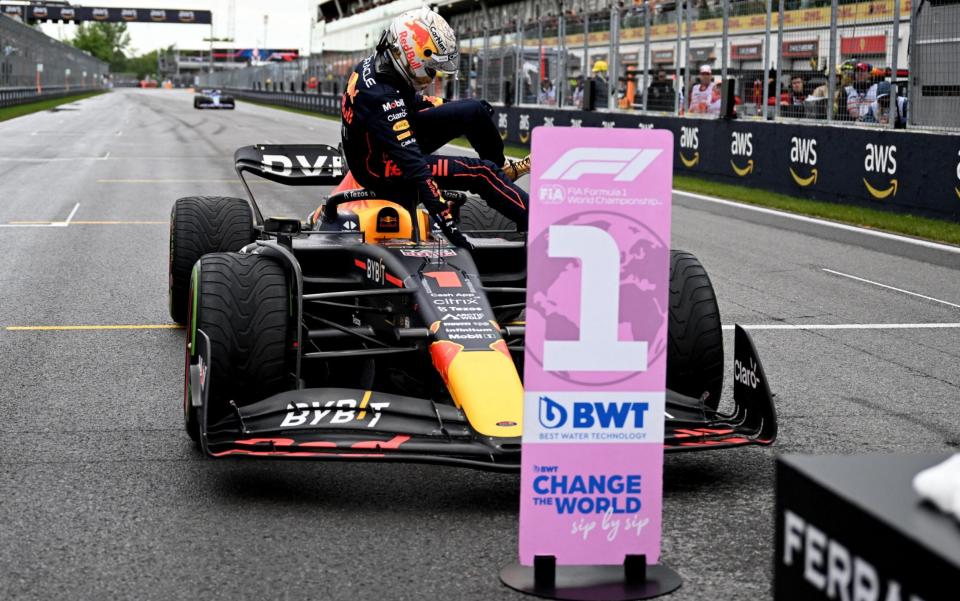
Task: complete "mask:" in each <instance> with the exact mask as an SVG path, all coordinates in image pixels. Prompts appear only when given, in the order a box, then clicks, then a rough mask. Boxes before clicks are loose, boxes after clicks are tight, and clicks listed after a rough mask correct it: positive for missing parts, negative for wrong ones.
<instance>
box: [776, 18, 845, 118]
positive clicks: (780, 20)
mask: <svg viewBox="0 0 960 601" xmlns="http://www.w3.org/2000/svg"><path fill="white" fill-rule="evenodd" d="M779 2H780V8H779V9H778V11H779V14H778V16H777V76H776V77H777V79H776V81H774V82H773V120H774V121H776V120H777V119H779V118H780V73H781V72H782V70H783V19H784V17H783V13H784V10H783V0H779ZM833 5H834V7H836V5H837V0H833ZM831 39H832V38H831ZM832 52H833V51H832V50H831V53H832ZM768 87H769V85H768V83H767V81H766V75H764V81H763V101H764V103H766V101H767V94H769V92H768V91H767V88H768ZM827 110H828V111H829V110H830V109H829V105H828V108H827ZM827 114H828V115H829V113H827ZM828 118H829V117H828Z"/></svg>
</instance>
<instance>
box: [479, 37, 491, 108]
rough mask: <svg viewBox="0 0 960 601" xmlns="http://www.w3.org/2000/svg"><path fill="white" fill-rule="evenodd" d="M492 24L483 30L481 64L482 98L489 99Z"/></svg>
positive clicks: (480, 91)
mask: <svg viewBox="0 0 960 601" xmlns="http://www.w3.org/2000/svg"><path fill="white" fill-rule="evenodd" d="M489 27H490V22H489V21H487V27H484V29H483V60H482V61H481V62H480V66H481V67H483V69H482V70H481V71H480V77H479V79H480V90H479V93H480V98H486V97H487V83H488V82H489V79H490V70H489V67H490V30H489V29H488V28H489Z"/></svg>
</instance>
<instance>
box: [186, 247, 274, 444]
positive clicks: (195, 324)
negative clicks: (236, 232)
mask: <svg viewBox="0 0 960 601" xmlns="http://www.w3.org/2000/svg"><path fill="white" fill-rule="evenodd" d="M189 298H190V299H191V302H190V303H189V304H190V307H189V311H191V312H192V311H194V310H196V316H194V315H192V313H191V315H190V318H191V319H190V321H191V326H190V329H189V332H188V334H189V335H188V337H187V370H186V373H185V375H184V377H185V378H189V364H190V359H191V356H192V355H191V353H192V347H191V345H190V343H191V340H193V339H195V337H196V335H197V330H202V331H203V332H204V333H205V334H206V335H207V337H208V338H209V339H210V369H209V372H208V373H209V375H208V377H209V378H210V380H209V384H208V386H209V393H208V394H209V396H208V399H207V402H208V413H207V418H208V423H211V424H213V423H216V422H217V421H219V420H220V419H221V418H222V417H224V416H225V415H226V414H227V413H228V412H229V411H230V410H231V408H230V405H229V402H230V401H234V402H235V403H236V404H237V406H238V407H242V406H244V405H249V404H250V403H254V402H256V401H260V400H262V399H265V398H267V397H269V396H271V395H274V394H276V393H278V392H282V391H284V390H287V389H288V388H289V387H290V386H289V384H290V380H289V378H288V376H287V375H288V373H289V372H290V370H288V369H287V351H288V349H290V348H291V345H290V343H289V341H290V340H291V339H292V334H293V333H292V330H291V323H292V320H291V319H290V317H291V315H290V306H291V305H290V289H289V285H288V282H287V275H286V272H285V271H284V269H283V266H282V265H281V264H280V263H278V262H277V261H275V260H273V259H271V258H270V257H265V256H263V255H247V254H240V253H214V254H208V255H204V256H203V258H201V259H200V260H199V261H197V264H196V267H195V269H194V270H193V272H192V277H191V279H190V291H189ZM194 307H196V309H194ZM184 425H185V426H186V429H187V433H188V434H189V435H190V437H191V438H193V440H194V441H198V440H199V434H200V428H199V426H200V424H199V419H198V415H197V410H196V409H195V408H193V407H192V406H191V404H190V402H189V383H188V385H187V386H186V387H185V395H184Z"/></svg>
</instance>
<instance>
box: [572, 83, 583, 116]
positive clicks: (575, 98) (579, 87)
mask: <svg viewBox="0 0 960 601" xmlns="http://www.w3.org/2000/svg"><path fill="white" fill-rule="evenodd" d="M572 88H573V90H572V91H571V94H570V98H572V102H573V106H575V107H577V108H578V109H580V108H583V76H582V75H581V76H580V77H578V78H577V79H576V81H574V82H573V86H572Z"/></svg>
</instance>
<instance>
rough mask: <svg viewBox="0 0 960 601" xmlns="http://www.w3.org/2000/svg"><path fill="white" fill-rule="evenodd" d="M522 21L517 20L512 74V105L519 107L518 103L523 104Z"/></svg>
mask: <svg viewBox="0 0 960 601" xmlns="http://www.w3.org/2000/svg"><path fill="white" fill-rule="evenodd" d="M523 34H524V31H523V19H520V18H518V19H517V61H516V67H517V68H516V69H514V71H516V73H514V76H513V79H514V82H513V84H514V85H513V94H514V102H513V103H514V104H515V105H516V106H520V103H521V102H523V88H522V86H523V60H524V52H523V37H524V36H523Z"/></svg>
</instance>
